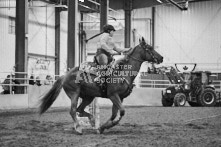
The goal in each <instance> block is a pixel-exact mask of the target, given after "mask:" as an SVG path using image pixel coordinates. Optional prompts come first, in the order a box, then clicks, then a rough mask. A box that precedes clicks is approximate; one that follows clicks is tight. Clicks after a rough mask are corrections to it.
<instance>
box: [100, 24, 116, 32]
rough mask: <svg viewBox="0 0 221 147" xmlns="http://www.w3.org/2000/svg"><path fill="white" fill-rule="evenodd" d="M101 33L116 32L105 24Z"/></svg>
mask: <svg viewBox="0 0 221 147" xmlns="http://www.w3.org/2000/svg"><path fill="white" fill-rule="evenodd" d="M103 31H104V32H105V33H110V31H116V30H115V28H114V27H113V26H112V25H109V24H106V25H104V26H103Z"/></svg>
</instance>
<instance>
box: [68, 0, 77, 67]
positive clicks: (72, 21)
mask: <svg viewBox="0 0 221 147" xmlns="http://www.w3.org/2000/svg"><path fill="white" fill-rule="evenodd" d="M77 14H78V1H77V0H68V51H67V69H68V70H69V69H71V68H73V67H75V66H76V65H77V62H78V57H77V56H78V54H77V52H78V51H77V50H78V25H77V18H78V15H77Z"/></svg>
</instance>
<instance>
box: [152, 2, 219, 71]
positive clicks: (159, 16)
mask: <svg viewBox="0 0 221 147" xmlns="http://www.w3.org/2000/svg"><path fill="white" fill-rule="evenodd" d="M220 24H221V1H220V0H213V1H203V2H196V3H190V4H189V9H188V11H180V10H179V9H177V8H176V7H174V6H172V5H162V6H158V7H156V26H155V27H156V40H155V41H156V47H157V50H159V51H160V53H162V54H163V56H164V64H173V65H174V63H197V69H198V70H211V71H214V72H216V71H221V69H220V68H221V43H220V40H221V25H220Z"/></svg>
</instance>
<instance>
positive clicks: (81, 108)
mask: <svg viewBox="0 0 221 147" xmlns="http://www.w3.org/2000/svg"><path fill="white" fill-rule="evenodd" d="M93 99H94V97H86V98H83V99H82V102H81V104H80V105H79V106H78V108H77V112H79V117H88V119H89V120H90V124H91V126H92V127H94V126H95V119H94V116H93V115H92V114H90V113H88V112H85V111H84V109H85V108H86V107H87V106H88V105H89V104H90V103H91V102H92V101H93Z"/></svg>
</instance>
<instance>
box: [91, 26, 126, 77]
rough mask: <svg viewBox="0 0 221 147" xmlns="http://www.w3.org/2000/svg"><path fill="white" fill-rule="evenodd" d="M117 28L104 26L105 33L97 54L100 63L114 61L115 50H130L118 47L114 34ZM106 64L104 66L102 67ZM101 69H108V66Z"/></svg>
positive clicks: (120, 51)
mask: <svg viewBox="0 0 221 147" xmlns="http://www.w3.org/2000/svg"><path fill="white" fill-rule="evenodd" d="M115 31H116V30H115V28H114V27H113V26H112V25H109V24H107V25H104V27H103V32H104V33H103V34H102V35H101V37H100V39H99V42H98V49H97V53H96V56H95V59H96V61H97V63H98V64H99V65H108V64H109V63H111V62H112V61H113V54H114V53H115V52H114V51H116V52H118V53H122V52H125V51H128V49H129V48H125V49H123V48H120V47H118V46H117V45H116V44H115V42H114V40H113V35H114V32H115ZM103 67H105V66H102V68H103ZM101 71H106V68H103V69H101ZM99 78H100V76H99V77H97V78H95V81H97V80H98V79H99Z"/></svg>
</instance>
